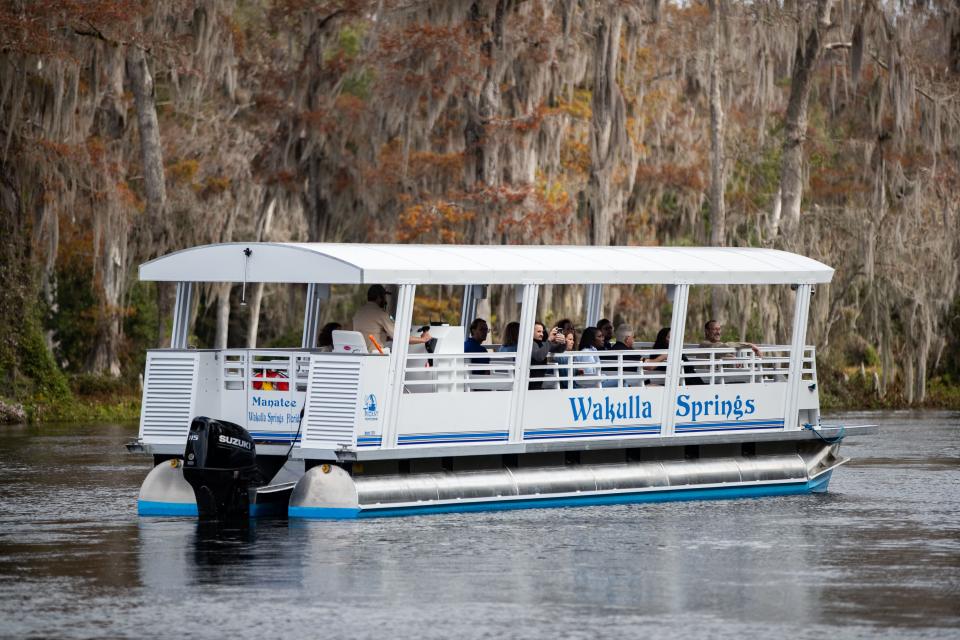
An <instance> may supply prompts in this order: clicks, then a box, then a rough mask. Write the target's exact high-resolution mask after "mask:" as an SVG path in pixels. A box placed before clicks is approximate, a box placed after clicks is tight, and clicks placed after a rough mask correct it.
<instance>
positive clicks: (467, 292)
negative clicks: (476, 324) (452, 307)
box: [460, 284, 487, 335]
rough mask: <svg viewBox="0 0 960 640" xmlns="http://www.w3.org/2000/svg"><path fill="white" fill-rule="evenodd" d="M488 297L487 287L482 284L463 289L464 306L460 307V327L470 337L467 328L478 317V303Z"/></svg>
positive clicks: (467, 286) (465, 286)
mask: <svg viewBox="0 0 960 640" xmlns="http://www.w3.org/2000/svg"><path fill="white" fill-rule="evenodd" d="M486 297H487V287H486V286H485V285H482V284H468V285H464V287H463V305H462V306H461V307H460V325H461V326H462V327H463V328H464V333H465V334H467V335H469V333H468V331H467V327H469V326H470V323H471V322H473V319H474V318H476V317H477V302H478V301H480V300H483V299H484V298H486Z"/></svg>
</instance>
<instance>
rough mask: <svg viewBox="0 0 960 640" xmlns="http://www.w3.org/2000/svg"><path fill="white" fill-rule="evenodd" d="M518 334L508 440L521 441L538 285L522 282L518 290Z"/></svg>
mask: <svg viewBox="0 0 960 640" xmlns="http://www.w3.org/2000/svg"><path fill="white" fill-rule="evenodd" d="M520 293H521V300H520V336H519V338H518V340H517V357H516V360H515V363H516V370H515V371H514V375H513V392H512V394H511V396H510V442H523V405H524V400H525V399H526V397H527V387H528V386H529V380H530V359H531V355H532V353H533V323H534V322H536V321H537V297H538V296H539V294H540V285H538V284H524V285H522V288H521V290H520Z"/></svg>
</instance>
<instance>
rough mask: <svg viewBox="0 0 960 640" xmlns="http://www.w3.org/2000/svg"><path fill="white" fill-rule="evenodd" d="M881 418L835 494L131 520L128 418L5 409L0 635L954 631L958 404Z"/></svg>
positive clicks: (852, 634)
mask: <svg viewBox="0 0 960 640" xmlns="http://www.w3.org/2000/svg"><path fill="white" fill-rule="evenodd" d="M841 420H842V421H846V422H848V423H860V424H863V423H878V424H879V425H880V429H881V430H880V432H879V433H878V434H876V435H874V436H865V437H861V438H857V439H850V440H849V441H847V442H846V443H845V444H844V446H843V449H842V452H843V453H844V454H845V455H848V456H851V457H852V458H853V461H852V462H851V463H849V464H848V465H847V466H845V467H842V468H841V469H840V470H838V471H837V472H836V473H835V474H834V478H833V481H832V483H831V485H830V492H829V493H827V494H826V495H816V496H794V497H782V498H762V499H756V500H734V501H711V502H680V503H662V504H640V505H624V506H604V507H583V508H572V509H543V510H529V511H505V512H499V513H473V514H452V515H433V516H416V517H408V518H388V519H374V520H365V521H358V522H296V521H295V522H290V523H288V522H287V521H286V520H279V519H278V520H269V521H259V522H256V523H255V525H253V526H252V527H250V528H249V529H246V530H226V531H224V530H212V531H209V530H207V529H205V528H200V527H199V526H198V524H197V523H196V521H194V520H192V519H176V518H174V519H154V518H138V517H137V514H136V498H137V491H138V489H139V485H140V481H141V480H142V478H143V477H144V475H145V474H146V473H147V471H148V469H149V467H150V463H149V461H148V459H146V458H143V457H138V456H135V455H132V454H127V453H126V452H125V450H124V448H123V444H124V443H125V442H126V441H127V440H129V439H131V438H132V437H134V436H135V435H136V427H135V426H131V425H107V424H103V425H83V426H78V425H70V426H56V427H50V426H44V427H42V428H39V427H5V428H3V433H4V438H3V439H2V440H0V636H2V637H16V638H20V637H42V638H53V637H71V638H73V637H111V638H113V637H144V636H150V637H154V636H159V635H161V634H162V635H165V636H171V635H173V636H178V635H180V634H184V635H187V636H190V637H195V638H221V637H231V638H253V637H256V638H263V637H292V636H298V637H310V638H318V637H320V638H323V637H326V638H392V637H401V638H404V637H418V638H501V637H521V638H544V637H550V638H553V637H557V638H596V637H598V636H601V635H602V636H609V637H637V636H641V635H643V636H648V635H650V636H653V637H664V638H684V639H687V638H690V637H705V636H707V637H716V638H741V637H744V636H747V637H756V636H760V635H763V636H767V637H782V636H787V635H789V636H791V637H818V638H821V637H829V638H860V637H863V638H868V637H869V638H874V637H897V638H899V637H931V638H948V637H951V638H957V637H958V636H960V414H956V413H942V412H895V413H890V412H888V413H871V414H847V415H843V416H832V417H831V420H830V421H831V422H837V421H841Z"/></svg>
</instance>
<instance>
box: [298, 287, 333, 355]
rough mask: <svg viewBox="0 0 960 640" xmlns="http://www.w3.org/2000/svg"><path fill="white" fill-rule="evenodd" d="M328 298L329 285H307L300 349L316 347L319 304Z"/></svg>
mask: <svg viewBox="0 0 960 640" xmlns="http://www.w3.org/2000/svg"><path fill="white" fill-rule="evenodd" d="M329 297H330V285H329V284H319V283H316V282H310V283H308V284H307V302H306V305H305V309H304V311H303V336H302V337H301V338H300V347H301V348H302V349H313V348H314V347H316V346H317V330H318V327H319V324H320V302H321V301H323V300H326V299H328V298H329Z"/></svg>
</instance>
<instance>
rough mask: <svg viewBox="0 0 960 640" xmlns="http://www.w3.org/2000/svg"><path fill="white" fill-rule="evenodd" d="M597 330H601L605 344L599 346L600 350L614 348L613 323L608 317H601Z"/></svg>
mask: <svg viewBox="0 0 960 640" xmlns="http://www.w3.org/2000/svg"><path fill="white" fill-rule="evenodd" d="M597 331H599V332H600V335H601V338H602V341H603V345H602V346H599V347H597V350H598V351H609V350H610V349H612V348H613V343H614V339H613V323H612V322H610V321H609V320H607V319H606V318H601V319H600V322H598V323H597Z"/></svg>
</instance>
